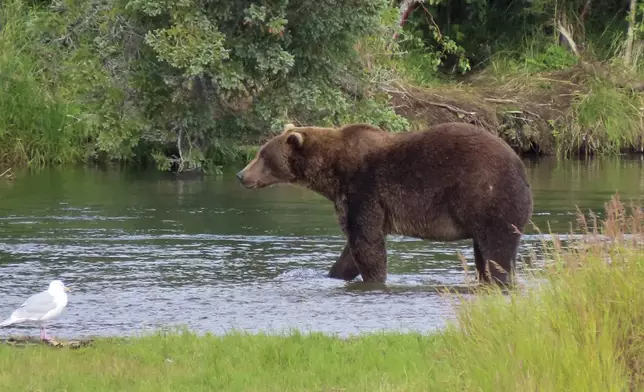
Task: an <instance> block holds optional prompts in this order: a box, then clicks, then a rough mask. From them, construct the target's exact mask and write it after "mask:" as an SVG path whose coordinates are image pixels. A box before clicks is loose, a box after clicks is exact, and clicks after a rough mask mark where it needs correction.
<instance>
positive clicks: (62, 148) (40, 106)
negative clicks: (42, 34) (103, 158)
mask: <svg viewBox="0 0 644 392" xmlns="http://www.w3.org/2000/svg"><path fill="white" fill-rule="evenodd" d="M39 12H40V11H37V10H35V9H34V10H27V6H26V5H24V4H23V2H18V1H8V2H6V3H4V4H3V5H2V6H0V25H1V26H2V29H0V163H6V164H20V165H24V164H31V165H33V166H43V165H46V164H54V165H59V164H70V163H74V162H78V161H82V160H84V159H85V156H84V143H85V140H84V137H86V135H85V134H84V130H83V129H82V128H81V127H80V125H79V122H78V121H77V120H76V116H77V115H78V113H79V112H80V111H81V108H80V106H79V105H77V104H75V103H74V102H72V101H71V100H69V99H66V98H64V97H63V96H62V94H61V93H60V92H59V91H58V89H57V88H55V87H54V84H55V83H56V81H55V80H52V79H50V76H51V75H49V74H48V72H47V68H48V67H53V65H51V64H50V63H53V62H54V61H55V59H54V58H53V57H52V56H50V57H49V59H48V60H47V59H46V58H47V53H48V50H47V48H46V46H43V45H40V46H39V43H38V42H37V40H36V39H35V34H34V31H33V26H32V25H31V24H30V22H31V21H32V20H34V19H35V18H37V17H38V13H39ZM49 54H51V53H49Z"/></svg>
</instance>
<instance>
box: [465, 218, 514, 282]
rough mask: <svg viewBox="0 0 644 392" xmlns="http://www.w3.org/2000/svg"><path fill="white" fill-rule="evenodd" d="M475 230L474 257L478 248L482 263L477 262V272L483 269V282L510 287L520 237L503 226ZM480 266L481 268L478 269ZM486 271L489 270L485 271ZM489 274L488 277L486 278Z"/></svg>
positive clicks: (497, 225)
mask: <svg viewBox="0 0 644 392" xmlns="http://www.w3.org/2000/svg"><path fill="white" fill-rule="evenodd" d="M484 227H485V228H484V229H482V230H480V231H479V230H477V232H476V236H475V240H474V241H475V243H476V244H477V245H476V246H475V249H474V257H475V258H476V253H477V251H476V249H477V248H478V250H479V253H480V257H481V259H482V261H483V262H477V263H476V267H477V271H480V270H479V268H483V270H484V275H483V280H484V281H486V282H489V281H490V280H491V281H492V282H494V283H497V284H501V285H505V286H510V285H512V283H513V280H514V276H515V269H516V257H517V251H518V249H519V242H520V240H521V235H520V234H518V233H516V232H515V231H511V229H510V228H507V226H506V225H505V224H498V223H497V224H496V225H494V226H491V225H487V226H484ZM479 265H481V267H479ZM486 265H487V269H488V270H489V272H488V271H486V270H485V268H486ZM487 274H489V276H487Z"/></svg>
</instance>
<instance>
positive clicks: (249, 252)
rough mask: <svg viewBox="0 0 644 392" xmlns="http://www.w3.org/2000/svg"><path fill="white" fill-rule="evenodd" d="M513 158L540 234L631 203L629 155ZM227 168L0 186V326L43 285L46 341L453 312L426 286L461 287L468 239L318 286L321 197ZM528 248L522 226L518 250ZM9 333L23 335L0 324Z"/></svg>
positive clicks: (435, 318) (343, 326)
mask: <svg viewBox="0 0 644 392" xmlns="http://www.w3.org/2000/svg"><path fill="white" fill-rule="evenodd" d="M525 163H526V166H527V168H528V172H529V177H530V182H531V185H532V187H533V192H534V198H535V213H534V216H533V221H534V222H535V224H537V226H539V228H540V229H542V231H547V230H548V224H549V225H550V230H552V231H553V232H558V233H567V232H569V230H570V223H571V222H574V220H575V216H574V213H575V206H578V207H580V208H581V209H582V210H584V211H588V209H593V210H594V211H596V212H602V210H603V204H604V203H605V202H606V201H608V200H609V198H610V197H611V195H612V194H613V193H614V192H616V191H619V192H620V194H621V195H622V199H628V198H637V197H640V195H642V194H644V170H643V165H644V162H643V161H642V158H641V157H636V158H622V159H595V160H592V161H578V160H567V161H557V160H556V159H554V158H547V159H539V160H529V159H526V160H525ZM235 171H236V170H235V168H233V169H231V170H230V171H226V172H225V173H224V174H223V175H222V176H219V177H207V178H196V179H183V180H182V179H176V178H174V177H172V176H169V175H164V174H159V173H141V172H138V173H136V172H128V171H119V170H99V169H89V168H79V169H73V170H70V169H65V170H46V171H39V172H33V173H28V172H24V173H21V172H19V173H17V180H16V181H15V182H9V183H8V182H2V181H0V278H1V279H2V281H1V284H0V318H1V319H4V318H5V317H7V316H9V314H10V313H11V311H12V310H13V309H14V308H15V307H16V306H19V305H20V304H21V303H22V301H23V300H24V299H25V298H26V297H27V296H29V295H31V294H32V293H35V292H37V291H41V290H44V289H46V287H47V284H48V282H49V281H50V280H52V279H54V278H60V279H62V280H64V282H65V283H66V284H67V285H69V286H71V287H72V288H73V292H71V293H70V297H69V305H68V307H67V309H66V311H65V313H64V314H63V315H62V316H61V317H59V318H58V319H56V320H54V321H52V322H50V326H49V332H50V333H51V334H52V335H54V336H57V337H67V338H69V337H82V336H91V335H94V336H96V335H103V336H107V335H134V334H138V333H141V332H144V331H150V330H153V329H156V328H159V327H162V326H166V327H167V326H170V327H172V326H187V327H188V328H190V329H192V330H194V331H197V332H199V333H203V332H212V333H215V334H221V333H224V332H226V331H229V330H233V329H237V330H244V331H250V332H258V331H265V332H283V331H287V330H289V329H292V328H297V329H299V330H302V331H321V332H325V333H334V334H340V335H342V336H346V335H349V334H356V333H362V332H374V331H383V330H399V331H410V330H412V331H423V332H427V331H431V330H435V329H437V328H441V327H442V326H444V325H445V323H446V322H447V321H448V320H450V319H451V318H452V315H453V304H452V302H451V301H449V300H448V299H446V298H443V297H441V296H439V294H438V293H437V289H439V288H441V287H444V286H447V287H453V288H458V287H463V286H464V285H465V281H466V279H465V275H464V271H463V268H462V266H461V264H460V262H459V261H458V256H457V254H456V252H457V251H461V252H462V253H463V255H464V256H465V257H466V258H467V259H468V262H469V266H470V270H473V269H474V265H473V260H472V257H473V255H472V251H471V243H470V242H469V241H458V242H450V243H431V242H427V241H421V240H416V239H413V238H406V237H390V238H389V241H388V252H389V262H390V265H389V277H388V282H387V287H386V289H385V288H380V289H371V290H364V289H360V287H359V285H355V284H347V283H345V282H342V281H338V280H333V279H328V278H326V277H325V273H326V272H327V270H328V268H329V267H330V265H331V264H332V263H333V261H334V260H335V257H337V255H339V253H340V251H341V250H342V246H343V244H344V240H343V237H342V236H341V233H340V230H339V228H338V226H337V224H336V221H335V217H334V215H333V208H332V206H331V204H330V203H329V202H327V201H326V200H324V199H322V198H321V197H319V196H317V195H315V194H314V193H312V192H310V191H307V190H304V189H300V188H296V187H292V186H278V187H274V188H269V189H263V190H246V189H243V188H242V187H241V186H240V185H239V184H238V183H237V181H236V179H235V177H234V173H235ZM539 241H540V238H539V236H538V235H537V234H536V232H535V231H534V230H533V229H532V228H531V227H528V228H527V230H526V235H525V237H524V241H523V243H522V246H521V249H520V252H521V255H523V256H528V254H529V253H530V251H531V250H534V249H536V248H538V245H539ZM8 334H32V335H36V336H38V327H37V326H30V327H29V326H28V327H9V328H5V329H3V330H0V336H6V335H8Z"/></svg>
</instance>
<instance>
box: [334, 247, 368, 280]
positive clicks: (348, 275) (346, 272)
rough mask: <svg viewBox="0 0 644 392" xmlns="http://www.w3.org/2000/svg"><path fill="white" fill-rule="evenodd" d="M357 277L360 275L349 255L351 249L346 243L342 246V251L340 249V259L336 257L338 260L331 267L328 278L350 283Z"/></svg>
mask: <svg viewBox="0 0 644 392" xmlns="http://www.w3.org/2000/svg"><path fill="white" fill-rule="evenodd" d="M358 275H360V270H359V269H358V266H357V265H356V263H355V261H354V260H353V254H351V248H350V247H349V242H348V241H347V243H346V244H345V245H344V249H342V253H341V254H340V257H338V260H336V262H335V263H333V265H332V266H331V269H330V270H329V275H328V276H329V278H334V279H343V280H346V281H350V280H353V279H355V278H356V277H357V276H358Z"/></svg>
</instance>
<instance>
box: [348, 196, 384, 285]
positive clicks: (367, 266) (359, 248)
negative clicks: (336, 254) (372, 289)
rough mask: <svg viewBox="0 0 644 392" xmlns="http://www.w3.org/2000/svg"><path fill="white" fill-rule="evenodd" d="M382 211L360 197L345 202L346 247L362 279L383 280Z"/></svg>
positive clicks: (368, 280) (380, 281)
mask: <svg viewBox="0 0 644 392" xmlns="http://www.w3.org/2000/svg"><path fill="white" fill-rule="evenodd" d="M384 215H385V214H384V211H382V209H381V208H379V206H378V205H377V204H376V203H370V204H364V202H362V200H360V201H358V202H357V203H355V204H354V205H351V204H349V210H348V214H347V228H348V230H347V231H348V237H349V247H350V248H351V254H352V255H353V259H354V262H355V264H356V265H357V267H358V270H359V271H360V275H362V280H363V281H364V282H365V283H385V280H387V246H386V242H385V232H384Z"/></svg>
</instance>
